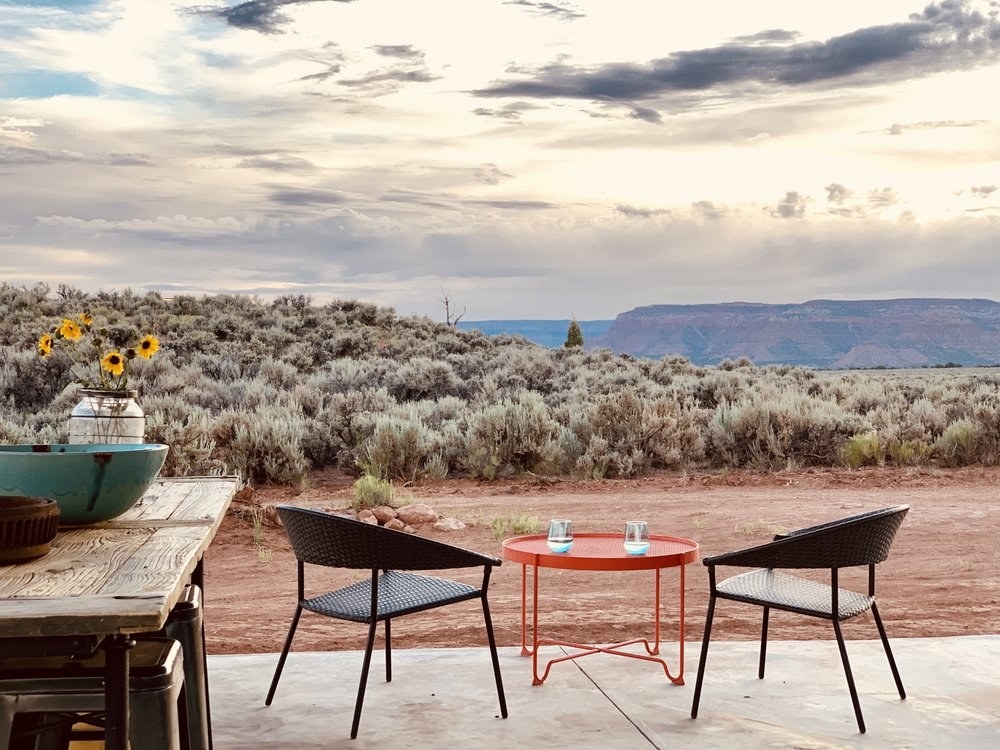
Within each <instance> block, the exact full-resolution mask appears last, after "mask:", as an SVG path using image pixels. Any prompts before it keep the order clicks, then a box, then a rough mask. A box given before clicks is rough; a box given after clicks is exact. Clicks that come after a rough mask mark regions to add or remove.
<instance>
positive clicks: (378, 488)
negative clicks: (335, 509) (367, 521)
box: [351, 474, 394, 510]
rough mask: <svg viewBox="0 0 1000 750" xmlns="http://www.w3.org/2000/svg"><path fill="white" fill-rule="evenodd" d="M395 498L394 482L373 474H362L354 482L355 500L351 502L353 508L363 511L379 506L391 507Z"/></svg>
mask: <svg viewBox="0 0 1000 750" xmlns="http://www.w3.org/2000/svg"><path fill="white" fill-rule="evenodd" d="M393 497H394V491H393V487H392V482H390V481H388V480H387V479H382V478H380V477H375V476H372V475H371V474H362V475H361V476H360V477H358V479H357V481H355V482H354V499H353V500H352V501H351V507H353V508H354V509H355V510H361V509H362V508H374V507H376V506H378V505H389V506H391V505H392V501H393Z"/></svg>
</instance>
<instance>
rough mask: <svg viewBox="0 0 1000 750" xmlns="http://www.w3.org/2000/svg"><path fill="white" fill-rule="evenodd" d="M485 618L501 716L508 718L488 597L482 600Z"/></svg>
mask: <svg viewBox="0 0 1000 750" xmlns="http://www.w3.org/2000/svg"><path fill="white" fill-rule="evenodd" d="M482 602H483V617H484V618H485V620H486V638H487V640H488V641H489V644H490V658H491V659H492V660H493V677H494V679H495V680H496V683H497V698H499V699H500V716H501V717H503V718H504V719H506V718H507V697H506V696H505V695H504V692H503V678H502V677H500V657H499V656H497V639H496V637H495V636H494V634H493V619H492V618H491V617H490V605H489V603H488V602H487V601H486V597H485V596H484V597H483V598H482Z"/></svg>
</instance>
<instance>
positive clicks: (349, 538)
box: [264, 505, 507, 739]
mask: <svg viewBox="0 0 1000 750" xmlns="http://www.w3.org/2000/svg"><path fill="white" fill-rule="evenodd" d="M277 510H278V516H279V517H280V518H281V522H282V523H283V524H284V527H285V531H286V532H287V534H288V538H289V540H290V541H291V544H292V550H293V551H294V553H295V557H296V559H297V561H298V598H299V601H298V604H297V605H296V607H295V615H294V616H293V617H292V624H291V627H289V629H288V637H287V638H286V639H285V647H284V648H283V649H282V651H281V657H280V658H279V659H278V666H277V668H276V669H275V670H274V678H273V679H272V680H271V688H270V690H268V693H267V699H266V700H265V701H264V702H265V705H271V700H272V699H273V698H274V691H275V689H276V688H277V687H278V679H279V678H280V677H281V670H282V668H283V667H284V665H285V659H286V658H287V656H288V651H289V649H290V648H291V645H292V638H293V637H294V636H295V628H296V626H297V625H298V623H299V617H300V616H301V615H302V610H304V609H305V610H309V611H310V612H315V613H317V614H320V615H326V616H327V617H333V618H336V619H339V620H350V621H352V622H359V623H365V624H367V625H368V641H367V644H366V646H365V656H364V662H363V664H362V667H361V682H360V684H359V685H358V698H357V701H356V703H355V705H354V723H353V724H352V725H351V739H354V738H355V737H357V736H358V724H359V723H360V721H361V705H362V703H363V702H364V698H365V685H366V684H367V682H368V668H369V666H370V665H371V658H372V648H373V647H374V645H375V628H376V625H377V624H378V623H379V622H380V621H381V622H385V680H386V682H391V681H392V637H391V630H390V622H391V620H392V619H393V618H395V617H402V616H403V615H409V614H413V613H414V612H422V611H424V610H428V609H434V608H436V607H443V606H445V605H446V604H455V603H457V602H464V601H468V600H471V599H479V600H480V601H481V602H482V605H483V615H484V617H485V619H486V636H487V639H488V640H489V645H490V655H491V657H492V659H493V675H494V677H495V679H496V683H497V695H498V697H499V699H500V715H501V716H503V718H507V699H506V698H505V697H504V692H503V681H502V679H501V677H500V660H499V658H498V657H497V647H496V639H495V638H494V635H493V621H492V620H491V619H490V608H489V604H488V602H487V593H486V592H487V588H488V587H489V583H490V573H491V572H492V570H493V566H495V565H500V562H501V561H500V560H498V559H497V558H495V557H490V556H488V555H481V554H479V553H477V552H470V551H469V550H465V549H462V548H460V547H455V546H452V545H449V544H444V543H442V542H437V541H434V540H432V539H425V538H422V537H419V536H415V535H413V534H406V533H403V532H400V531H393V530H392V529H386V528H382V527H381V526H377V525H374V524H367V523H363V522H361V521H355V520H353V519H351V518H344V517H341V516H335V515H332V514H329V513H324V512H321V511H317V510H310V509H307V508H296V507H293V506H290V505H279V506H278V508H277ZM306 563H309V564H311V565H323V566H326V567H331V568H355V569H361V570H370V571H371V579H370V580H363V581H358V582H357V583H353V584H351V585H348V586H345V587H343V588H340V589H337V590H335V591H330V592H328V593H325V594H321V595H319V596H313V597H310V598H308V599H307V598H306V595H305V564H306ZM480 566H482V568H483V583H482V586H481V587H479V588H476V587H475V586H470V585H469V584H466V583H460V582H458V581H451V580H448V579H445V578H437V577H432V576H426V575H418V574H415V573H409V572H404V571H411V570H445V569H451V568H474V567H480Z"/></svg>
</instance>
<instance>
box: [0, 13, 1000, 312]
mask: <svg viewBox="0 0 1000 750" xmlns="http://www.w3.org/2000/svg"><path fill="white" fill-rule="evenodd" d="M998 91H1000V2H997V1H996V0H993V1H990V0H967V1H966V0H943V1H941V2H935V3H930V4H927V3H922V2H913V1H911V0H908V1H900V0H877V1H873V0H863V1H862V2H858V1H856V0H842V1H841V2H837V3H816V2H803V0H787V1H786V0H757V1H755V2H746V0H727V1H725V2H718V1H716V0H701V2H697V3H685V4H679V3H667V2H652V1H651V0H576V1H574V2H563V1H562V0H555V1H553V2H536V1H535V0H423V1H422V2H419V3H417V2H411V1H410V0H247V1H246V2H241V3H235V2H211V1H210V0H206V1H205V2H200V3H191V2H175V1H174V0H121V1H108V0H62V1H61V2H56V1H55V0H0V280H2V281H6V282H8V283H12V284H16V285H22V284H23V285H28V286H30V285H34V284H35V283H38V282H44V283H47V284H49V285H51V287H52V289H53V291H55V290H56V289H57V288H58V285H60V284H67V285H69V286H71V287H76V288H78V289H82V290H84V291H97V290H112V289H117V290H123V289H132V290H133V291H135V292H139V293H142V292H145V291H152V290H155V291H159V292H160V293H162V294H164V295H165V296H172V295H176V294H182V293H183V294H217V293H241V294H248V295H255V296H258V297H261V298H264V299H270V298H273V297H274V296H275V295H284V294H294V295H308V296H309V297H311V298H312V299H313V301H314V302H316V303H323V302H326V301H329V300H331V299H357V300H363V301H367V302H372V303H375V304H378V305H380V306H386V307H391V308H393V309H395V311H396V312H397V313H398V314H400V315H427V316H429V317H431V318H433V319H437V320H443V319H444V317H445V310H444V301H445V300H447V301H448V304H449V309H450V311H451V312H452V314H453V315H454V314H461V315H462V316H463V317H464V319H465V320H489V319H519V318H541V319H568V318H571V317H575V318H577V319H578V320H596V319H610V318H614V317H615V316H616V315H618V314H619V313H622V312H626V311H629V310H632V309H634V308H636V307H640V306H645V305H655V304H704V303H717V302H732V301H744V302H766V303H793V302H804V301H807V300H811V299H884V298H896V297H949V298H968V297H979V298H988V299H1000V260H998V258H997V255H998V251H1000V94H998V93H997V92H998Z"/></svg>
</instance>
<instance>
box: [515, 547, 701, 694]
mask: <svg viewBox="0 0 1000 750" xmlns="http://www.w3.org/2000/svg"><path fill="white" fill-rule="evenodd" d="M678 567H679V568H680V596H679V602H678V603H679V605H680V613H679V618H678V632H679V643H678V646H679V662H678V673H677V675H676V676H675V675H672V674H671V673H670V668H669V667H668V666H667V663H666V661H664V660H663V659H660V658H658V654H659V652H660V569H659V568H657V569H656V587H655V588H656V590H655V593H654V600H653V619H654V623H653V634H654V635H653V645H652V647H651V646H650V643H649V641H648V640H646V639H645V638H634V639H632V640H629V641H622V642H621V643H613V644H611V645H608V646H596V645H592V644H586V643H574V642H571V641H560V640H556V639H553V638H542V637H540V636H539V635H538V566H537V565H536V566H533V578H532V593H531V601H532V607H531V627H532V649H531V651H530V652H529V651H528V647H527V633H526V628H527V616H526V615H527V613H526V609H525V605H526V604H527V565H522V566H521V655H522V656H529V655H530V656H531V675H532V682H531V684H532V685H541V684H542V683H544V682H545V680H546V679H547V678H548V676H549V670H551V669H552V665H553V664H558V663H559V662H562V661H571V660H573V659H579V658H580V657H582V656H590V655H591V654H598V653H602V654H612V655H614V656H625V657H628V658H630V659H640V660H642V661H651V662H655V663H656V664H659V665H660V666H662V667H663V671H664V672H665V673H666V676H667V679H669V680H670V682H672V683H673V684H675V685H683V684H684V635H685V632H684V589H685V570H684V569H685V567H686V566H685V565H679V566H678ZM638 643H641V644H643V646H644V648H645V649H646V653H647V654H649V655H648V656H646V655H644V654H632V653H628V652H627V651H622V650H621V649H622V648H624V647H625V646H632V645H635V644H638ZM541 644H545V645H549V646H563V647H566V648H573V649H577V650H578V651H579V653H575V654H566V655H564V656H560V657H557V658H555V659H550V660H549V661H548V662H547V663H546V665H545V671H544V672H543V673H542V675H541V676H539V675H538V648H539V646H540V645H541Z"/></svg>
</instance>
